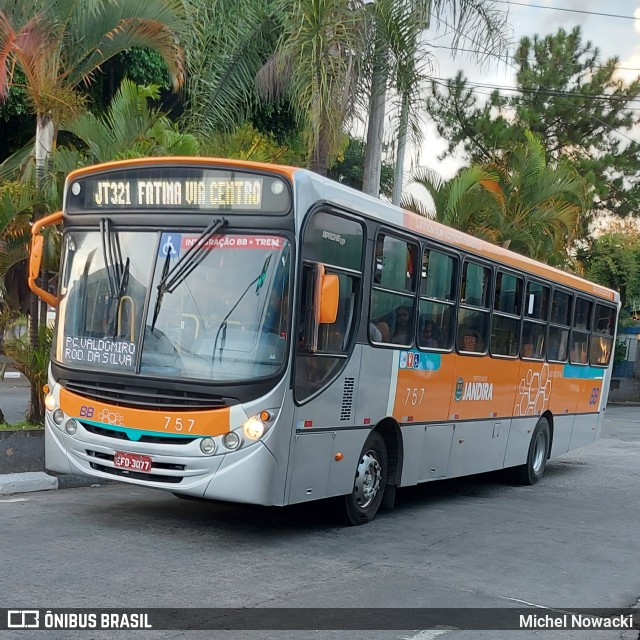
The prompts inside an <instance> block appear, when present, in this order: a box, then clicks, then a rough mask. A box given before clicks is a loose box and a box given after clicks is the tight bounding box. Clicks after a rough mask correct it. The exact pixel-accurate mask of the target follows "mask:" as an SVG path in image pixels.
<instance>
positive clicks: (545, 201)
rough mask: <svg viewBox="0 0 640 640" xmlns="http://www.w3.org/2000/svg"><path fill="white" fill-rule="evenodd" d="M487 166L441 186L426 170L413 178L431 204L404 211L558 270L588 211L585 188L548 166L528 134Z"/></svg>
mask: <svg viewBox="0 0 640 640" xmlns="http://www.w3.org/2000/svg"><path fill="white" fill-rule="evenodd" d="M525 137H526V141H525V142H523V143H518V144H514V145H513V146H512V147H510V148H509V149H507V150H504V151H503V152H502V155H501V157H500V158H499V159H496V160H494V161H493V162H491V163H485V164H478V165H472V166H471V167H468V168H466V169H463V170H462V171H461V172H460V173H459V174H458V175H457V176H455V177H454V178H452V179H451V180H449V181H444V180H442V178H440V176H439V175H438V174H437V173H436V172H435V171H432V170H430V169H422V170H419V171H417V172H416V173H415V174H414V177H413V182H415V183H416V184H420V185H422V186H423V187H424V188H425V189H426V190H427V192H428V193H429V195H430V196H431V199H432V200H433V206H432V207H429V206H426V205H424V204H423V203H422V202H420V201H419V200H416V199H415V198H414V197H412V196H410V197H406V198H404V199H403V202H402V204H403V206H404V207H405V208H407V209H409V210H411V211H415V212H416V213H420V214H422V215H427V216H429V217H432V218H434V219H435V220H437V221H438V222H442V223H444V224H447V225H449V226H451V227H454V228H456V229H460V230H461V231H465V232H467V233H470V234H472V235H475V236H476V237H478V238H482V239H484V240H488V241H489V242H493V243H494V244H498V245H500V246H503V247H505V248H509V249H511V250H513V251H517V252H518V253H521V254H523V255H527V256H529V257H531V258H535V259H537V260H541V261H543V262H547V263H549V264H557V265H563V264H565V263H566V260H567V251H568V249H569V248H570V246H571V245H572V243H573V242H574V241H575V240H576V239H577V237H578V233H579V229H580V216H581V214H582V213H583V212H586V210H587V208H588V207H587V189H588V187H587V183H586V182H585V180H584V179H582V178H581V177H580V176H579V175H578V174H577V173H576V172H575V171H574V170H573V169H572V168H571V167H569V166H568V165H566V164H563V163H562V162H558V163H557V164H549V163H548V162H547V158H546V153H545V149H544V146H543V145H542V143H541V142H540V140H538V139H537V138H536V137H535V136H534V135H533V134H532V133H531V132H526V133H525Z"/></svg>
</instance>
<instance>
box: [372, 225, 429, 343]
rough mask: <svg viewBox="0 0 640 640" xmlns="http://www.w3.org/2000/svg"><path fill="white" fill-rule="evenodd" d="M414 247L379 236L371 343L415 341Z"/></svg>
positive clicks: (375, 256) (415, 259)
mask: <svg viewBox="0 0 640 640" xmlns="http://www.w3.org/2000/svg"><path fill="white" fill-rule="evenodd" d="M417 249H418V248H417V246H415V245H413V244H410V243H408V242H405V241H404V240H400V239H399V238H394V237H393V236H388V235H385V234H383V233H381V234H379V235H378V237H377V239H376V245H375V255H374V266H373V269H374V272H373V283H372V291H371V308H370V311H369V339H370V340H371V342H373V343H382V344H397V345H402V346H410V345H411V344H413V341H414V328H415V307H416V300H415V295H416V285H417V280H418V278H417V255H418V251H417Z"/></svg>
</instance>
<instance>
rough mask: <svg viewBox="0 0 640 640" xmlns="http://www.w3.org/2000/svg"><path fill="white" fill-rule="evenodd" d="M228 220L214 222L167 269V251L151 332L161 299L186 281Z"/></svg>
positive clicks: (220, 219) (222, 219) (171, 251)
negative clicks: (215, 235) (213, 237)
mask: <svg viewBox="0 0 640 640" xmlns="http://www.w3.org/2000/svg"><path fill="white" fill-rule="evenodd" d="M227 222H228V220H227V219H226V218H218V219H217V220H214V221H213V222H212V223H211V224H210V225H209V226H208V227H207V228H206V229H205V230H204V231H203V232H202V233H201V234H200V235H199V236H198V238H197V239H196V241H195V242H194V243H193V244H192V245H191V246H190V247H189V249H188V250H187V251H186V252H185V253H183V254H182V256H180V258H179V259H178V262H176V264H175V265H173V267H172V268H169V264H170V262H171V256H172V254H173V250H168V251H167V256H166V258H165V261H164V266H163V268H162V275H161V276H160V282H158V287H157V289H158V297H157V298H156V304H155V306H154V308H153V319H152V321H151V330H152V331H153V329H154V327H155V326H156V320H157V319H158V315H159V314H160V307H161V306H162V298H163V297H164V294H165V293H173V292H174V291H175V289H176V287H177V286H178V285H179V284H180V283H181V282H183V281H184V280H186V278H187V277H188V276H189V274H190V273H191V272H192V271H193V270H194V269H195V268H196V267H197V266H198V265H199V264H200V263H201V262H202V261H203V260H204V258H205V256H206V255H207V249H206V245H207V243H208V242H209V240H210V239H211V237H212V236H213V235H214V234H215V233H216V232H217V231H218V230H219V229H220V228H221V227H223V226H224V225H226V224H227Z"/></svg>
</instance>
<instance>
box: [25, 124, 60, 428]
mask: <svg viewBox="0 0 640 640" xmlns="http://www.w3.org/2000/svg"><path fill="white" fill-rule="evenodd" d="M54 138H55V126H54V122H53V120H52V119H51V117H50V116H49V115H47V114H44V113H38V115H37V123H36V145H35V156H36V194H38V195H40V193H41V192H42V189H43V188H44V181H45V176H46V170H47V160H48V159H49V156H50V155H51V152H52V151H53V142H54ZM38 199H39V198H38ZM43 213H44V212H43V210H42V207H41V206H39V205H36V206H35V207H34V208H33V216H32V221H33V222H35V221H36V220H38V219H39V218H41V217H42V215H43ZM40 281H42V279H41V278H40ZM44 309H45V311H44V319H43V321H44V322H46V305H44ZM39 311H40V301H39V299H38V297H37V296H36V295H35V293H32V294H31V300H30V304H29V315H30V319H29V322H30V324H29V345H30V347H31V348H32V349H37V348H38V326H39V321H38V319H39V315H40V313H39ZM27 419H28V420H30V421H31V422H42V421H43V420H44V407H43V405H42V393H41V390H40V389H37V388H36V386H35V385H34V383H33V382H32V383H31V401H30V405H29V415H28V416H27Z"/></svg>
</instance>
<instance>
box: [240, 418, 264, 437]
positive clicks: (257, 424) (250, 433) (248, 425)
mask: <svg viewBox="0 0 640 640" xmlns="http://www.w3.org/2000/svg"><path fill="white" fill-rule="evenodd" d="M242 431H243V432H244V435H245V438H247V440H260V438H262V436H263V435H264V432H265V425H264V422H262V420H260V418H257V417H255V416H254V417H253V418H249V419H248V420H247V421H246V422H245V423H244V425H243V426H242Z"/></svg>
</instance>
